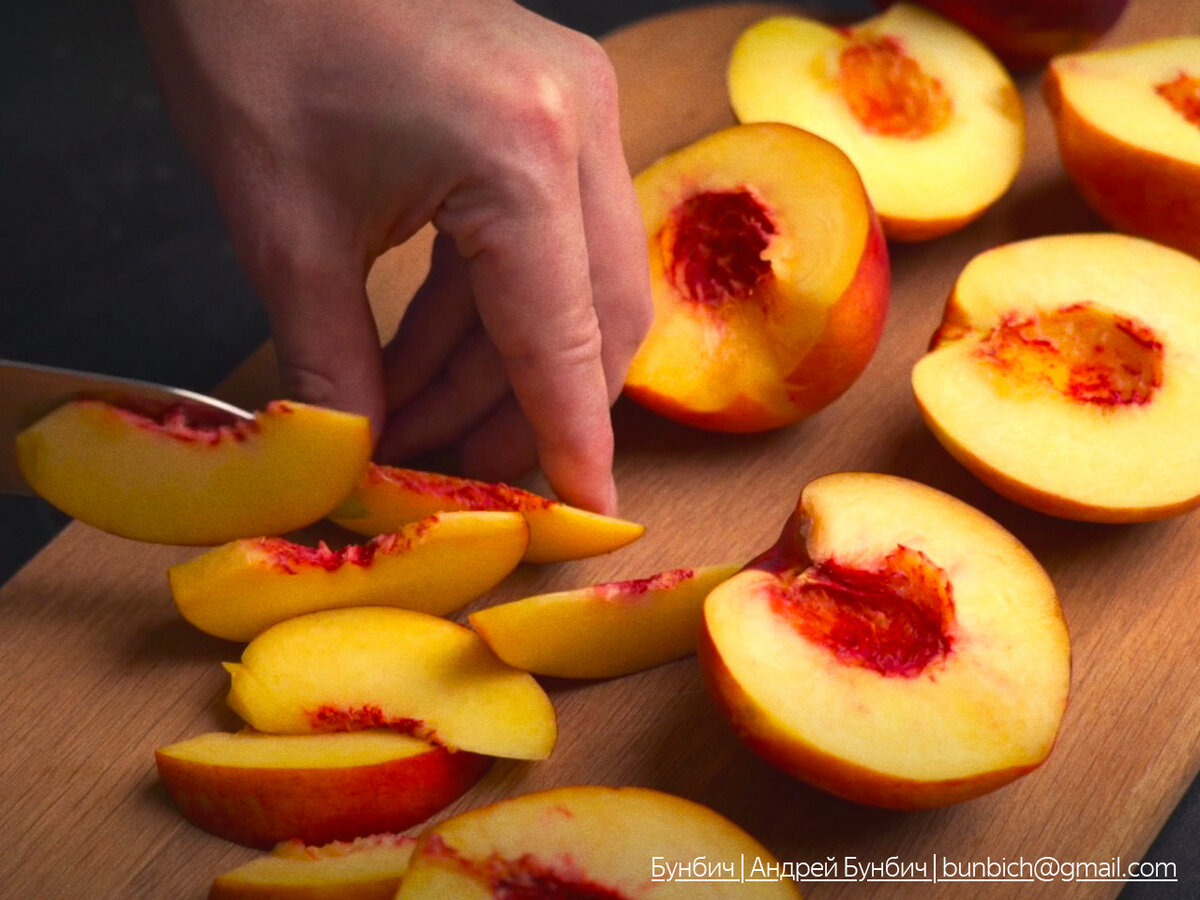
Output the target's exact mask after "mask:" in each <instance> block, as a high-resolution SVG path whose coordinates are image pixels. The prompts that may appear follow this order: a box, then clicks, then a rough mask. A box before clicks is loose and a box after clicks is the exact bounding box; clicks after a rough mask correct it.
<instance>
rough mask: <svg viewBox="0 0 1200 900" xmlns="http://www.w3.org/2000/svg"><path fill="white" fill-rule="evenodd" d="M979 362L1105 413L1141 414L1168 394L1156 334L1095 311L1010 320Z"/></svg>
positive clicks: (989, 340) (984, 345)
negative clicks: (1127, 409)
mask: <svg viewBox="0 0 1200 900" xmlns="http://www.w3.org/2000/svg"><path fill="white" fill-rule="evenodd" d="M975 354H976V356H977V357H978V358H980V359H982V360H984V361H985V362H986V363H988V364H989V365H991V366H994V367H995V368H996V370H997V371H998V372H999V373H1001V374H1002V375H1003V377H1004V378H1005V379H1006V380H1015V381H1017V382H1020V383H1024V384H1038V385H1043V386H1045V387H1048V388H1050V389H1052V390H1055V391H1057V392H1059V393H1060V394H1062V395H1063V396H1064V397H1067V398H1069V399H1072V400H1076V401H1078V402H1080V403H1088V404H1092V405H1095V406H1100V407H1109V408H1111V407H1121V406H1141V405H1144V404H1146V403H1149V402H1150V400H1151V398H1152V397H1153V396H1154V393H1155V391H1157V390H1158V389H1159V388H1160V387H1162V379H1163V362H1162V361H1163V345H1162V342H1161V341H1160V340H1158V338H1157V336H1156V335H1155V333H1154V331H1153V330H1151V329H1150V328H1149V327H1148V326H1146V325H1144V324H1142V323H1141V322H1138V321H1137V320H1135V319H1131V318H1127V317H1125V316H1117V315H1114V314H1112V313H1110V312H1108V311H1107V310H1104V309H1101V308H1099V307H1097V306H1095V305H1093V304H1091V303H1073V304H1071V305H1069V306H1063V307H1060V308H1059V309H1057V310H1055V311H1053V312H1050V313H1045V314H1041V315H1039V314H1036V313H1032V314H1024V315H1023V314H1018V313H1015V312H1010V313H1006V314H1005V315H1004V316H1003V317H1002V318H1001V320H1000V324H999V325H997V326H996V327H995V328H993V329H992V330H991V331H989V332H988V333H987V334H986V335H984V337H983V339H982V341H981V342H980V344H979V347H978V348H977V349H976V351H975Z"/></svg>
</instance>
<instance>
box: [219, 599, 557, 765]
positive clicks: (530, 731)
mask: <svg viewBox="0 0 1200 900" xmlns="http://www.w3.org/2000/svg"><path fill="white" fill-rule="evenodd" d="M225 668H226V670H228V672H229V674H230V676H231V681H232V686H231V689H230V691H229V705H230V706H231V707H232V708H233V710H234V711H235V712H236V713H238V715H240V716H241V717H242V718H243V719H245V720H246V722H247V723H249V724H250V726H251V727H253V728H255V729H257V730H259V731H265V732H268V733H271V734H310V733H317V732H327V731H353V730H358V729H363V728H373V727H385V728H392V729H394V730H397V731H401V732H404V733H407V734H413V735H417V736H419V737H422V738H424V739H426V740H428V741H430V742H432V743H434V744H436V745H438V746H444V747H448V748H450V749H453V750H469V751H471V752H474V753H483V754H486V755H488V756H504V757H513V758H517V759H545V758H546V757H547V756H549V755H550V751H551V750H552V749H553V748H554V741H555V738H556V736H557V726H556V722H555V716H554V707H553V705H551V703H550V698H549V697H547V696H546V693H545V691H543V690H542V689H541V687H540V686H539V685H538V683H537V682H536V681H534V679H533V676H531V675H529V674H528V673H527V672H521V671H519V670H517V669H514V668H512V667H511V666H509V665H507V664H505V663H502V662H501V661H500V660H498V659H497V658H496V656H495V654H494V653H492V651H491V650H490V649H489V648H488V646H487V644H485V643H484V642H483V639H482V638H480V637H479V635H477V634H475V632H473V631H471V629H469V628H465V627H463V626H462V625H458V624H456V623H454V622H450V621H447V620H446V619H440V618H438V617H436V616H430V615H427V614H426V613H420V612H413V611H411V610H407V609H395V608H391V607H377V606H359V607H352V608H349V609H329V610H323V611H321V612H315V613H309V614H308V615H305V616H298V617H296V618H294V619H288V620H286V621H284V622H280V623H279V624H278V625H273V626H271V627H270V628H268V629H267V630H266V631H264V632H263V633H262V634H260V635H259V636H258V637H256V638H255V639H254V640H252V641H251V642H250V643H249V644H247V645H246V649H245V651H244V652H243V653H242V661H241V662H240V663H225Z"/></svg>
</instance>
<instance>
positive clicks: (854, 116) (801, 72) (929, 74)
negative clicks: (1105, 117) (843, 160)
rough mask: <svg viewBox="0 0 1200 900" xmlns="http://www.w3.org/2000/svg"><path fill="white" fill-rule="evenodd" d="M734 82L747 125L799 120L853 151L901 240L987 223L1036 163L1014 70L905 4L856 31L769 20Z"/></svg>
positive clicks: (753, 37) (736, 58)
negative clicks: (1023, 171) (1028, 156)
mask: <svg viewBox="0 0 1200 900" xmlns="http://www.w3.org/2000/svg"><path fill="white" fill-rule="evenodd" d="M728 81H729V95H730V101H731V103H732V105H733V109H734V112H735V113H736V114H737V117H738V119H739V120H741V121H743V122H771V121H774V122H788V123H791V124H792V125H796V126H798V127H800V128H804V129H807V130H809V131H811V132H813V133H815V134H819V135H821V137H823V138H826V139H828V140H830V141H832V142H833V143H834V144H836V145H837V146H839V147H840V148H841V149H842V150H844V151H845V152H846V155H847V156H849V157H850V159H851V160H853V162H854V165H855V166H857V168H858V171H859V172H860V173H862V179H863V182H864V183H865V184H866V186H867V193H868V194H869V195H870V197H871V202H872V203H873V204H874V206H875V210H876V212H878V214H879V218H880V220H881V221H882V223H883V230H884V233H885V234H886V235H887V236H888V237H889V238H892V239H894V240H900V241H920V240H928V239H930V238H935V237H938V236H940V235H943V234H947V233H948V232H951V231H955V230H957V229H959V228H962V227H963V226H965V225H966V224H967V223H969V222H971V221H972V220H974V219H975V218H977V217H978V216H980V215H982V214H983V212H984V211H986V210H987V209H988V208H989V207H990V206H991V205H992V204H994V203H995V202H996V201H997V200H998V199H999V198H1000V197H1001V196H1002V195H1003V194H1004V192H1005V191H1006V190H1008V187H1009V185H1011V184H1012V182H1013V179H1014V178H1015V177H1016V174H1017V169H1018V168H1019V166H1020V164H1021V157H1022V155H1023V154H1024V142H1025V117H1024V109H1023V107H1022V104H1021V98H1020V96H1019V95H1018V94H1017V90H1016V87H1015V86H1014V84H1013V82H1012V79H1011V78H1010V77H1009V76H1008V73H1007V72H1006V71H1005V70H1004V68H1003V66H1001V65H1000V63H999V62H997V61H996V59H995V57H993V56H992V54H991V53H990V52H989V51H988V50H987V48H985V47H984V46H983V45H982V44H981V43H980V42H979V41H978V40H977V39H976V38H975V37H973V36H972V35H971V34H969V33H968V32H966V31H964V30H962V29H961V28H959V27H958V26H957V25H954V24H952V23H950V22H948V21H946V20H945V19H942V18H941V17H940V16H937V15H935V14H933V13H930V12H928V11H926V10H923V9H921V8H919V7H915V6H909V5H907V4H903V3H899V4H896V5H895V6H892V7H891V8H889V9H888V10H887V11H886V12H885V13H883V14H882V15H879V16H876V17H875V18H873V19H868V20H867V21H865V22H862V23H860V24H859V25H857V26H855V27H853V28H849V29H842V28H834V27H833V26H830V25H826V24H824V23H822V22H817V21H814V20H811V19H804V18H799V17H795V16H776V17H774V18H770V19H765V20H763V21H761V22H759V23H757V24H755V25H752V26H751V27H750V28H748V29H747V30H746V31H745V32H743V34H742V35H741V37H739V38H738V41H737V44H736V45H735V46H734V49H733V55H732V57H731V59H730V63H729V73H728Z"/></svg>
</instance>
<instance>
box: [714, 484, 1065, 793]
mask: <svg viewBox="0 0 1200 900" xmlns="http://www.w3.org/2000/svg"><path fill="white" fill-rule="evenodd" d="M699 649H700V659H701V662H702V664H703V668H704V672H705V676H706V679H707V682H708V684H709V687H710V689H711V690H712V693H713V696H714V697H715V698H716V700H717V704H718V706H719V707H720V708H721V709H722V711H723V712H724V714H725V716H726V717H727V718H728V719H729V721H730V722H731V723H732V725H733V727H734V729H735V730H736V731H737V733H738V735H739V736H740V737H741V738H742V739H743V741H745V743H746V744H747V745H748V746H749V747H750V748H751V749H752V750H754V751H755V752H756V753H758V754H759V755H761V756H762V757H763V758H764V759H766V760H767V761H768V762H770V763H772V764H773V765H775V766H777V767H779V768H780V769H782V770H783V771H785V772H788V773H790V774H792V775H795V776H797V777H799V778H802V779H804V780H805V781H807V782H809V783H810V784H813V785H815V786H816V787H819V788H822V789H824V790H827V791H830V792H831V793H834V794H837V795H838V796H841V797H844V798H846V799H849V800H854V801H856V802H859V803H866V804H872V805H876V806H883V807H890V808H895V809H924V808H929V807H934V806H941V805H944V804H948V803H954V802H958V801H962V800H967V799H970V798H972V797H976V796H978V795H980V794H983V793H985V792H987V791H990V790H993V789H995V788H998V787H1000V786H1001V785H1004V784H1007V783H1008V782H1010V781H1012V780H1013V779H1015V778H1017V777H1018V776H1020V775H1023V774H1025V773H1027V772H1029V771H1031V770H1032V769H1034V768H1035V767H1037V766H1038V765H1040V764H1041V763H1042V761H1043V760H1045V758H1046V756H1047V755H1048V754H1049V753H1050V750H1051V748H1052V747H1053V746H1054V741H1055V737H1056V735H1057V733H1058V727H1059V723H1060V721H1061V719H1062V715H1063V711H1064V709H1065V707H1066V702H1067V691H1068V686H1069V682H1070V642H1069V638H1068V634H1067V628H1066V625H1065V623H1064V621H1063V617H1062V612H1061V610H1060V609H1059V604H1058V598H1057V596H1056V595H1055V591H1054V586H1053V584H1051V582H1050V579H1049V577H1047V575H1046V573H1045V571H1044V570H1043V569H1042V567H1041V566H1040V565H1038V562H1037V560H1035V559H1034V558H1033V556H1032V555H1031V554H1030V553H1029V551H1028V550H1026V549H1025V548H1024V547H1023V546H1022V545H1021V544H1020V543H1019V542H1018V541H1017V539H1016V538H1014V537H1013V536H1012V535H1011V534H1009V533H1008V532H1007V531H1005V530H1004V529H1003V528H1001V527H1000V526H999V525H998V524H996V523H995V522H994V521H992V520H991V519H989V518H988V517H987V516H985V515H983V513H980V512H978V511H977V510H975V509H973V508H972V507H970V506H967V505H966V504H965V503H962V502H961V501H959V500H957V499H955V498H954V497H951V496H949V495H947V494H943V493H941V492H940V491H937V490H934V489H933V488H929V487H926V486H924V485H921V484H917V483H916V482H912V481H907V480H905V479H902V478H896V477H894V476H888V475H874V474H866V473H841V474H836V475H827V476H824V477H822V478H818V479H816V480H815V481H813V482H811V483H810V484H809V485H808V486H807V487H805V488H804V491H803V492H802V493H801V495H800V502H799V504H798V506H797V508H796V511H795V513H794V514H793V515H792V517H791V519H789V521H788V522H787V524H786V525H785V526H784V530H783V533H782V535H781V536H780V538H779V541H778V543H777V544H776V545H775V546H774V547H773V548H772V549H771V550H769V551H768V552H767V553H765V554H763V556H762V557H761V558H760V559H759V560H758V561H757V562H755V563H753V564H751V565H750V566H748V567H747V568H746V570H745V571H743V572H742V573H740V574H738V575H735V576H734V577H733V578H731V579H729V580H728V581H727V582H725V583H724V584H722V585H720V586H719V587H718V588H717V589H716V590H714V591H713V592H712V593H711V594H709V596H708V600H707V601H706V602H705V604H704V632H703V636H702V638H701V641H700V648H699Z"/></svg>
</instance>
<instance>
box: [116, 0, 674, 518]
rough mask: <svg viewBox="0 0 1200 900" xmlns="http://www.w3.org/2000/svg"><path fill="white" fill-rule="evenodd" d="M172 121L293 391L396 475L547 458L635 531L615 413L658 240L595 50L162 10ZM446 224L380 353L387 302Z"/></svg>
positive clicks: (603, 63) (541, 22) (394, 15)
mask: <svg viewBox="0 0 1200 900" xmlns="http://www.w3.org/2000/svg"><path fill="white" fill-rule="evenodd" d="M139 13H140V17H141V20H142V24H143V30H144V31H145V33H146V35H147V40H148V44H149V46H150V51H151V58H152V61H153V62H154V64H155V67H156V70H157V72H158V76H159V81H160V84H161V87H162V89H163V94H164V97H165V98H166V102H167V106H168V109H169V111H170V112H171V114H172V116H173V118H174V120H175V124H176V126H177V128H178V129H179V131H180V133H181V134H182V135H183V138H184V140H185V142H186V143H187V144H188V145H189V147H190V149H191V150H192V152H193V153H194V154H195V156H196V158H197V160H198V161H199V163H200V165H201V166H202V168H203V169H204V170H205V171H206V172H207V173H208V175H209V177H210V178H211V179H212V182H213V185H214V187H215V190H216V194H217V199H218V202H219V204H220V206H221V208H222V210H223V212H224V214H225V217H226V219H227V222H228V225H229V230H230V233H231V236H232V240H233V243H234V249H235V252H236V253H237V255H238V258H239V260H240V261H241V263H242V265H243V267H244V268H245V269H246V271H247V273H248V274H249V276H250V278H251V281H252V282H253V284H254V285H255V287H256V289H257V290H258V292H259V293H260V295H261V296H262V298H263V302H264V304H265V306H266V309H267V312H268V316H269V318H270V322H271V328H272V332H273V335H274V338H275V342H276V347H277V350H278V354H279V358H280V362H281V370H282V374H283V379H284V386H285V388H286V389H287V390H288V392H289V393H290V394H291V395H292V396H295V397H296V398H298V399H305V400H309V401H312V402H316V403H323V404H327V405H331V406H335V407H340V408H344V409H350V410H354V411H358V412H363V413H366V414H368V415H369V416H371V419H372V422H373V424H374V426H375V429H376V434H377V435H378V436H379V444H378V447H377V455H378V457H379V458H380V459H383V460H390V459H399V458H402V457H404V456H407V455H410V454H412V453H415V452H420V451H423V450H427V449H432V448H434V447H440V446H448V445H455V444H457V445H459V446H460V452H461V456H462V461H463V466H464V469H466V470H467V471H468V472H469V473H472V474H475V475H477V476H479V477H484V478H493V479H498V478H506V477H513V476H514V475H515V474H519V473H520V472H521V471H523V470H524V469H525V468H528V467H529V466H530V465H532V464H533V462H534V459H535V456H536V458H537V459H538V460H540V462H541V465H542V468H543V470H544V471H545V473H546V476H547V478H548V479H549V481H550V483H551V485H552V486H553V487H554V489H555V491H556V492H557V493H558V494H559V496H560V497H562V498H563V499H564V500H566V501H567V502H570V503H574V504H577V505H581V506H585V507H588V508H591V509H595V510H598V511H601V512H613V511H614V510H615V506H616V492H615V488H614V486H613V480H612V427H611V421H610V417H609V407H610V405H611V403H612V402H613V401H614V400H615V399H616V396H617V394H618V393H619V391H620V388H621V384H622V382H623V380H624V375H625V370H626V368H627V366H628V364H629V361H630V359H631V358H632V356H633V353H634V351H635V350H636V349H637V346H638V344H639V342H640V341H641V339H642V337H643V336H644V333H645V330H646V328H647V327H648V326H649V320H650V315H651V307H650V301H649V287H648V270H647V263H646V248H645V237H644V232H643V228H642V225H641V220H640V215H639V213H638V208H637V203H636V198H635V197H634V194H633V190H632V186H631V183H630V179H629V174H628V169H627V167H626V163H625V159H624V155H623V152H622V149H621V143H620V136H619V133H618V128H617V110H616V88H615V83H614V77H613V72H612V68H611V66H610V65H609V63H608V60H607V58H606V57H605V55H604V53H603V51H602V50H601V49H600V48H599V46H598V45H597V44H596V43H595V42H593V41H591V40H590V39H588V38H586V37H584V36H582V35H580V34H577V33H575V32H572V31H570V30H568V29H565V28H562V27H560V26H557V25H555V24H553V23H551V22H549V21H547V20H545V19H543V18H541V17H539V16H537V15H535V14H533V13H531V12H529V11H527V10H525V9H522V8H521V7H519V6H517V5H515V4H513V3H510V2H508V0H449V2H447V0H437V2H435V0H324V2H318V0H239V2H237V3H213V2H211V0H139ZM427 222H433V223H434V225H435V226H436V228H437V230H438V238H437V240H436V242H435V247H434V254H433V260H432V266H431V270H430V274H429V277H428V279H427V280H426V282H425V283H424V285H423V286H422V287H421V288H420V289H419V291H418V292H417V294H416V296H415V297H414V298H413V302H412V305H411V306H410V308H409V311H408V313H407V314H406V315H405V318H404V321H403V322H402V323H401V327H400V330H399V333H398V334H397V336H396V338H395V339H394V340H393V341H392V343H391V344H390V345H389V346H388V347H386V348H384V349H383V350H382V351H381V349H380V347H379V338H378V334H377V333H376V331H375V328H374V324H373V320H372V318H371V314H370V310H369V308H368V305H367V300H366V294H365V289H364V284H365V280H366V273H367V271H368V269H369V267H370V265H371V263H372V262H373V260H374V259H375V258H376V257H377V256H378V255H379V254H381V253H382V252H383V251H385V250H386V249H388V248H389V247H391V246H394V245H395V244H398V243H400V242H403V241H404V240H405V239H407V238H408V237H410V236H411V235H412V234H413V233H414V232H416V231H417V230H418V229H419V228H420V227H421V226H423V225H424V224H426V223H427Z"/></svg>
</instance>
